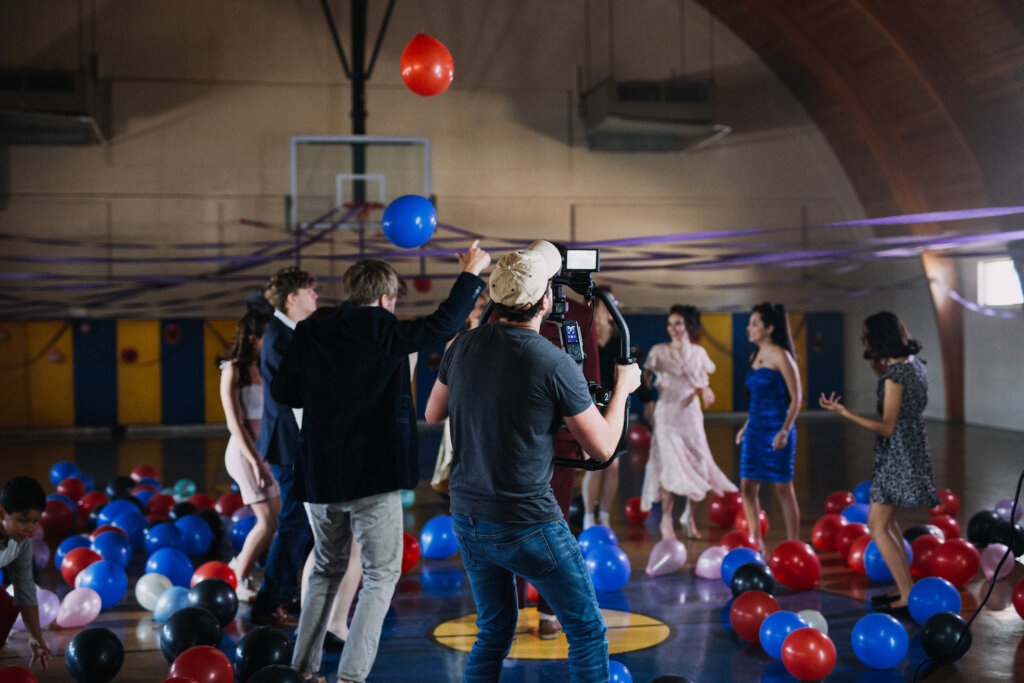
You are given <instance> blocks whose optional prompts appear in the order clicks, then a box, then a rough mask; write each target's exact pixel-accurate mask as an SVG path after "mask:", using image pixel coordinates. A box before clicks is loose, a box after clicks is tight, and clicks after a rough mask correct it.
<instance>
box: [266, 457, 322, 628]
mask: <svg viewBox="0 0 1024 683" xmlns="http://www.w3.org/2000/svg"><path fill="white" fill-rule="evenodd" d="M270 471H271V472H272V473H273V474H274V478H275V479H277V485H278V486H279V487H280V488H281V514H280V515H278V517H277V534H276V535H275V536H274V540H273V541H272V542H271V543H270V550H268V551H267V565H266V567H264V568H263V584H262V585H261V586H260V590H259V593H257V595H256V598H255V600H254V601H253V605H252V613H253V615H260V614H270V613H272V612H273V611H274V610H276V609H277V607H278V605H283V604H284V603H286V602H290V601H292V600H295V599H296V598H297V597H299V577H300V576H301V574H302V567H303V565H304V564H306V547H307V546H308V545H309V542H310V540H312V538H313V535H312V532H311V531H310V530H309V520H308V519H307V518H306V510H305V508H304V507H303V506H302V502H301V501H298V500H295V487H294V484H295V468H293V467H292V466H291V465H274V464H271V465H270Z"/></svg>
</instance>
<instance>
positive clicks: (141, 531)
mask: <svg viewBox="0 0 1024 683" xmlns="http://www.w3.org/2000/svg"><path fill="white" fill-rule="evenodd" d="M113 525H114V526H115V527H117V528H118V529H120V530H121V531H123V532H125V533H126V534H128V540H129V541H131V544H132V548H133V549H135V550H142V549H144V548H145V547H146V527H147V526H148V525H149V522H148V521H146V518H145V517H143V516H142V513H141V512H139V511H138V510H137V509H136V510H133V511H131V512H122V513H121V514H119V515H118V516H117V517H116V518H114V521H113Z"/></svg>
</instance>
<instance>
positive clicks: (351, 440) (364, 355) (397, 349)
mask: <svg viewBox="0 0 1024 683" xmlns="http://www.w3.org/2000/svg"><path fill="white" fill-rule="evenodd" d="M490 260H491V257H490V255H489V254H488V253H487V252H486V251H484V250H482V249H480V248H479V246H478V242H473V243H472V244H471V245H470V247H469V249H468V250H467V251H466V253H465V255H463V254H459V262H460V263H461V264H462V273H461V274H460V275H459V277H458V278H457V279H456V280H455V284H454V285H452V289H451V293H450V294H449V296H448V298H447V299H446V300H444V301H443V302H441V304H440V306H439V307H438V309H437V310H436V311H434V312H433V313H432V314H430V315H428V316H426V317H424V318H420V319H418V320H399V319H398V318H396V317H395V315H394V310H395V301H396V299H397V296H398V276H397V274H396V273H395V270H394V269H393V268H392V267H391V266H390V265H389V264H387V263H386V262H384V261H378V260H375V259H367V260H364V261H360V262H358V263H356V264H354V265H353V266H352V267H351V268H349V269H348V271H346V273H345V276H344V286H345V290H346V292H347V293H348V296H349V299H348V301H346V302H344V303H343V304H342V305H341V306H339V307H338V310H337V312H335V313H334V314H332V315H330V316H328V317H326V318H323V319H317V320H308V321H305V322H302V323H300V324H299V325H298V327H296V329H295V336H294V338H293V339H292V344H291V346H290V347H289V349H288V353H287V354H286V355H285V357H284V359H283V361H282V362H281V367H280V369H279V372H278V373H277V375H276V376H275V377H274V379H273V381H272V384H271V391H272V393H273V395H274V397H275V398H276V399H277V400H278V401H280V402H281V403H284V404H286V405H290V406H293V407H300V406H301V407H302V408H303V410H304V416H303V424H302V436H303V441H304V448H303V450H302V452H301V453H300V455H299V457H298V459H297V460H296V465H295V486H296V489H297V491H298V494H297V495H298V496H299V497H300V498H301V499H302V500H304V501H306V512H307V514H308V515H309V520H310V524H311V525H312V527H313V537H314V540H315V542H316V545H315V547H314V550H313V554H314V565H313V571H312V574H311V575H310V577H309V587H308V588H307V590H306V598H305V600H304V602H303V605H302V613H301V617H300V619H299V632H298V639H297V641H296V644H295V654H294V656H293V658H292V666H293V667H294V668H295V669H296V670H297V671H299V673H300V674H301V675H302V676H303V677H305V678H310V677H312V676H313V675H314V674H315V673H316V672H317V671H318V670H319V668H320V657H321V650H322V647H323V640H324V633H325V631H326V624H327V618H328V616H329V612H330V610H331V607H332V603H333V601H334V596H335V594H336V593H337V592H338V585H339V583H340V582H341V579H342V576H343V575H344V572H345V568H346V566H347V565H348V555H349V549H350V547H351V542H352V540H353V539H355V540H356V541H358V543H359V545H360V549H361V561H362V567H363V586H362V588H361V589H360V591H359V602H358V603H357V604H356V611H355V614H354V615H353V617H352V626H351V628H350V630H349V637H348V640H347V641H346V642H345V649H344V651H343V652H342V657H341V662H340V663H339V665H338V681H339V682H343V681H364V680H365V679H366V677H367V675H368V674H369V673H370V669H371V668H372V666H373V661H374V659H375V658H376V656H377V645H378V641H379V639H380V630H381V625H382V624H383V622H384V615H385V614H386V613H387V610H388V606H389V605H390V603H391V597H392V595H393V594H394V589H395V584H396V583H398V578H399V576H400V574H401V559H402V503H401V495H400V493H399V490H400V489H411V488H415V486H416V483H417V482H418V481H419V465H418V462H417V460H418V458H417V456H418V445H417V434H416V413H415V409H414V406H413V400H412V386H411V382H410V368H409V366H410V363H409V355H410V354H412V353H416V352H418V351H421V350H423V349H426V348H429V347H431V346H435V345H437V344H442V343H444V342H445V341H447V340H448V339H451V338H452V337H454V336H455V334H456V333H457V332H458V331H459V329H460V327H461V326H462V323H463V321H464V320H465V319H466V317H467V316H468V315H469V312H470V311H471V310H472V309H473V305H474V304H475V302H476V298H477V296H478V295H479V294H480V292H481V291H482V290H483V287H484V282H483V280H481V279H480V277H479V274H480V272H481V271H482V270H483V269H484V268H486V267H487V265H488V264H489V263H490Z"/></svg>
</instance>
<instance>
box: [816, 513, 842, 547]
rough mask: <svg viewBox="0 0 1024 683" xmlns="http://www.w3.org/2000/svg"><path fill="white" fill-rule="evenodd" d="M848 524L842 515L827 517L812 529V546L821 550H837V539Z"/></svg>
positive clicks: (829, 515)
mask: <svg viewBox="0 0 1024 683" xmlns="http://www.w3.org/2000/svg"><path fill="white" fill-rule="evenodd" d="M847 524H849V522H847V521H846V518H845V517H843V516H842V515H837V514H828V515H825V516H824V517H822V518H821V519H819V520H818V521H817V522H815V523H814V528H813V529H811V544H812V545H814V547H815V548H818V549H819V550H835V549H836V538H837V537H838V536H839V532H840V531H842V530H843V527H845V526H846V525H847Z"/></svg>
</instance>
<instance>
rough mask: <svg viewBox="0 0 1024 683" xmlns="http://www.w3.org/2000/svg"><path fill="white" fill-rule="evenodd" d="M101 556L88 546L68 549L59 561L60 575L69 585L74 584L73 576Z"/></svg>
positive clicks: (97, 560) (98, 559)
mask: <svg viewBox="0 0 1024 683" xmlns="http://www.w3.org/2000/svg"><path fill="white" fill-rule="evenodd" d="M102 559H103V558H102V557H101V556H100V554H99V553H98V552H96V551H95V550H90V549H89V548H74V549H72V550H69V551H68V554H67V555H65V556H64V559H63V560H61V563H60V575H61V576H62V577H64V580H65V581H67V584H68V585H69V586H74V585H75V577H76V576H78V573H79V572H80V571H82V570H83V569H85V568H86V567H88V566H89V565H90V564H92V563H93V562H99V561H100V560H102Z"/></svg>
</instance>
